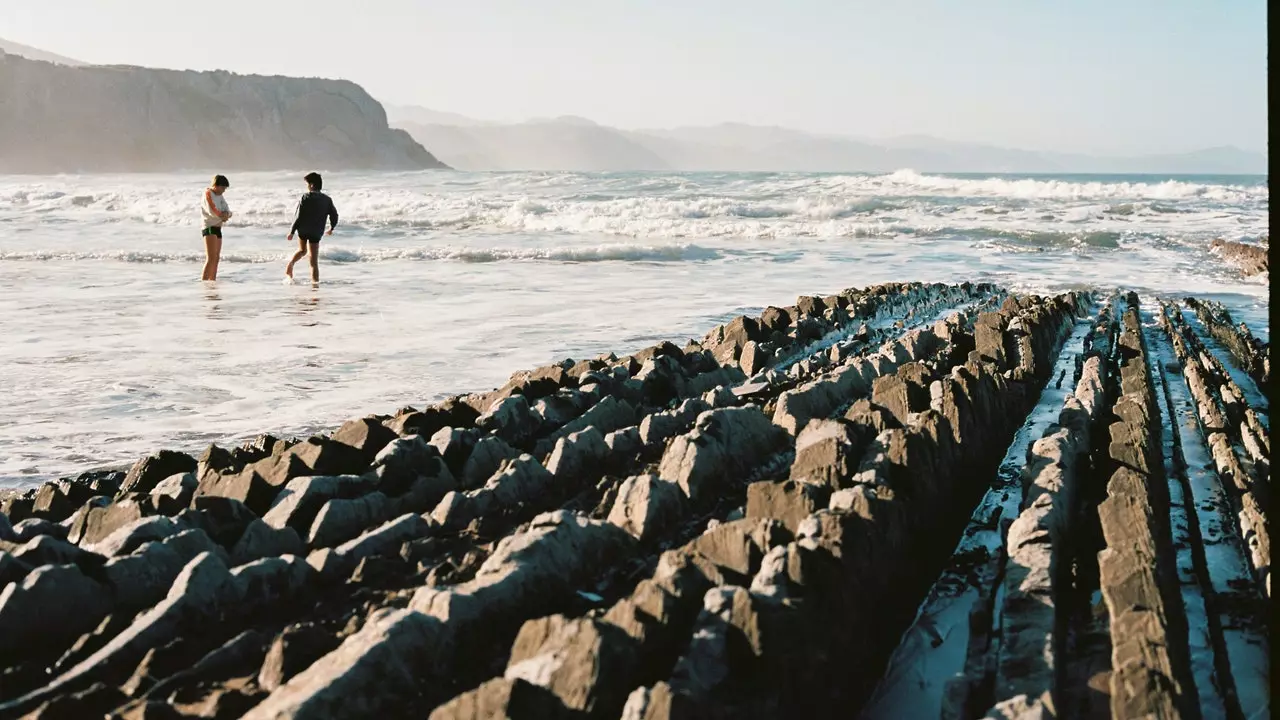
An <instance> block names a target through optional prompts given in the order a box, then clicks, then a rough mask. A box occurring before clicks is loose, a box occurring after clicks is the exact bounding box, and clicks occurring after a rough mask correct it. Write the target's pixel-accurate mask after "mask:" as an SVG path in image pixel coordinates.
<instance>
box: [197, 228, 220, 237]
mask: <svg viewBox="0 0 1280 720" xmlns="http://www.w3.org/2000/svg"><path fill="white" fill-rule="evenodd" d="M210 235H217V236H218V237H222V228H221V227H207V228H205V229H204V232H202V233H200V237H209V236H210Z"/></svg>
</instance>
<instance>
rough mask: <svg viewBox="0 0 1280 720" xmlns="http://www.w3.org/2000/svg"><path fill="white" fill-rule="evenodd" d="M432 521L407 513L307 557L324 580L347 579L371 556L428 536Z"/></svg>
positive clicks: (388, 551) (395, 549)
mask: <svg viewBox="0 0 1280 720" xmlns="http://www.w3.org/2000/svg"><path fill="white" fill-rule="evenodd" d="M431 529H432V526H431V524H430V523H429V522H428V521H426V520H424V519H423V518H422V516H421V515H418V514H416V513H406V514H404V515H401V516H400V517H398V518H396V519H395V520H391V521H389V522H386V523H384V524H382V525H379V526H378V527H376V528H374V529H372V530H369V531H367V532H365V533H363V534H361V535H360V536H359V537H357V538H355V539H353V540H348V541H347V542H345V543H343V544H342V545H339V546H338V547H336V548H324V549H321V550H317V551H315V552H312V553H311V554H310V555H308V556H307V563H308V564H309V565H310V566H311V567H313V568H315V569H316V571H317V572H318V573H320V576H321V578H322V579H325V580H329V581H338V580H342V579H345V578H347V577H349V576H350V575H351V573H352V572H353V571H354V570H355V569H356V567H357V566H358V565H359V564H360V561H361V560H363V559H364V558H367V557H375V556H389V555H394V554H395V553H396V552H397V551H398V550H399V549H400V548H401V547H402V546H403V545H404V544H405V543H406V542H409V541H410V540H417V539H419V538H422V537H426V536H427V535H428V534H430V533H431Z"/></svg>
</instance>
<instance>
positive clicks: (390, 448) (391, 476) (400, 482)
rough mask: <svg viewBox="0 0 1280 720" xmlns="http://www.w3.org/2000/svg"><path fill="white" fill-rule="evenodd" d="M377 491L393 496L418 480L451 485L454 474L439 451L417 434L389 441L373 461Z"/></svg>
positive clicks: (403, 491)
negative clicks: (426, 479) (432, 479)
mask: <svg viewBox="0 0 1280 720" xmlns="http://www.w3.org/2000/svg"><path fill="white" fill-rule="evenodd" d="M373 474H374V475H375V476H376V477H377V479H378V490H380V491H382V492H383V493H384V494H386V495H388V496H390V497H395V496H397V495H400V494H402V493H405V492H408V491H409V489H410V488H412V487H413V486H414V484H415V483H417V482H418V481H419V480H421V479H422V478H438V479H440V480H441V481H445V482H448V483H453V478H454V474H453V473H452V471H451V470H450V468H449V467H448V466H447V464H446V462H445V459H444V458H443V457H441V455H440V451H439V450H437V449H436V448H435V447H434V446H432V445H430V444H428V443H427V441H426V440H424V439H423V438H422V436H420V435H410V436H408V437H403V438H400V439H398V440H393V441H392V442H391V443H389V444H388V445H387V446H386V447H385V448H383V449H382V452H380V453H378V455H377V457H376V458H374V460H373Z"/></svg>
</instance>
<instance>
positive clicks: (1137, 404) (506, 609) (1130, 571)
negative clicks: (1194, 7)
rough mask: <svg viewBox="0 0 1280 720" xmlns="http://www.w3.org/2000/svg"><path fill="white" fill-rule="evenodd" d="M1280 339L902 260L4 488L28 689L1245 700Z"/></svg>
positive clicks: (675, 701) (967, 706)
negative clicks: (395, 398)
mask: <svg viewBox="0 0 1280 720" xmlns="http://www.w3.org/2000/svg"><path fill="white" fill-rule="evenodd" d="M1266 352H1267V348H1266V346H1265V344H1262V343H1260V342H1259V341H1257V339H1256V338H1254V337H1253V336H1252V335H1251V334H1250V333H1249V331H1248V329H1247V328H1245V327H1242V326H1238V325H1236V324H1234V323H1233V322H1232V321H1231V319H1230V316H1229V314H1227V313H1226V311H1225V309H1223V308H1221V307H1220V306H1217V305H1213V304H1211V303H1207V302H1202V301H1199V300H1194V299H1189V300H1185V301H1178V300H1174V299H1171V298H1156V297H1139V296H1138V295H1136V294H1134V293H1121V294H1100V293H1091V292H1071V293H1067V294H1062V295H1058V296H1053V297H1041V296H1036V295H1024V294H1011V293H1008V292H1006V291H1004V290H1002V289H1001V288H998V287H995V286H992V285H985V284H962V285H952V286H948V285H937V284H934V285H928V284H920V283H902V284H897V283H895V284H886V285H878V286H873V287H868V288H865V289H857V288H853V289H849V290H846V291H843V292H841V293H838V294H835V295H829V296H821V297H819V296H806V297H801V298H799V299H798V300H797V301H796V303H795V304H794V305H791V306H788V307H781V308H779V307H770V308H767V309H766V310H765V311H764V312H763V313H761V314H760V315H759V316H742V317H738V318H736V319H734V320H733V321H731V322H729V323H726V324H724V325H721V326H718V327H716V328H713V329H712V330H711V331H710V332H709V333H708V334H707V335H706V336H705V337H703V338H702V339H701V340H696V341H694V340H691V341H689V342H687V343H685V344H683V345H677V344H675V343H670V342H663V343H660V344H657V345H654V346H652V347H648V348H645V349H643V350H640V351H639V352H635V353H632V354H630V355H626V356H622V357H618V356H616V355H614V354H608V355H604V356H600V357H596V358H590V359H585V360H578V361H574V360H565V361H563V362H560V363H556V364H553V365H548V366H545V367H541V368H536V369H533V370H529V371H522V372H518V373H516V374H515V375H513V376H512V377H511V379H510V381H509V382H507V383H506V384H505V385H503V387H501V388H496V389H494V390H493V391H490V392H485V393H477V394H472V395H464V396H456V397H453V398H450V399H449V400H447V401H445V402H442V403H438V404H436V405H432V406H429V407H426V408H423V409H416V408H404V409H402V410H400V411H398V412H397V413H395V414H394V415H389V416H370V417H364V418H358V419H354V420H351V421H349V422H347V423H346V424H344V425H343V426H341V427H340V428H338V429H337V430H335V431H334V432H332V433H330V434H327V435H320V436H315V437H311V438H306V439H301V440H285V439H279V438H275V437H271V436H269V435H264V436H261V437H259V438H257V439H256V440H254V441H252V442H249V443H246V444H245V445H244V446H242V447H238V448H232V449H226V448H221V447H217V446H210V447H209V448H208V449H206V450H205V451H204V452H203V453H201V454H200V456H199V457H192V456H190V455H187V454H184V453H181V452H173V451H161V452H158V453H156V454H155V455H152V456H150V457H147V458H143V459H141V460H139V461H138V462H137V463H135V464H134V465H133V466H132V467H130V468H127V469H121V470H119V471H99V472H94V473H86V474H84V475H82V476H80V477H76V478H68V479H65V480H62V481H59V482H52V483H47V484H45V485H43V486H41V487H39V488H35V489H32V490H30V491H28V492H25V493H22V494H11V495H9V496H8V497H5V498H4V499H3V502H2V503H0V511H2V512H3V514H0V584H2V585H3V591H0V718H4V717H32V718H60V717H89V716H95V717H101V716H108V717H119V718H143V717H205V718H232V717H248V718H367V717H388V718H396V717H406V718H407V717H431V718H435V719H436V720H447V719H450V718H468V719H470V718H477V719H478V718H618V717H622V718H627V719H628V720H657V719H661V718H776V717H818V718H845V717H865V718H1048V717H1072V718H1075V717H1099V718H1102V717H1115V718H1247V717H1261V716H1264V715H1266V714H1267V711H1268V709H1269V707H1270V695H1269V684H1268V682H1267V676H1268V673H1267V670H1268V662H1269V637H1268V634H1267V632H1266V627H1265V613H1266V610H1267V605H1266V602H1267V600H1268V598H1269V594H1270V565H1269V558H1270V540H1269V538H1270V533H1269V521H1268V514H1267V513H1268V504H1269V493H1268V487H1269V486H1268V482H1269V454H1270V441H1269V427H1270V423H1269V407H1268V405H1267V403H1266V400H1265V393H1264V392H1263V391H1262V388H1261V387H1260V385H1259V384H1258V382H1257V381H1256V380H1255V377H1256V376H1259V373H1260V372H1261V371H1260V370H1259V368H1258V365H1259V363H1260V362H1265V361H1260V360H1259V356H1260V357H1261V358H1264V359H1265V357H1266Z"/></svg>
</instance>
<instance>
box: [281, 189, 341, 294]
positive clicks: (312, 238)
mask: <svg viewBox="0 0 1280 720" xmlns="http://www.w3.org/2000/svg"><path fill="white" fill-rule="evenodd" d="M303 180H306V181H307V193H306V194H305V195H303V196H302V199H301V200H299V201H298V213H297V215H296V216H295V217H294V218H293V227H291V228H289V240H291V241H292V240H293V236H294V235H295V234H296V235H297V236H298V252H296V253H294V254H293V258H292V259H291V260H289V264H288V265H287V266H286V267H285V269H284V274H285V276H286V277H288V278H289V279H293V265H294V263H296V262H298V261H299V260H301V259H302V256H303V255H310V257H311V282H313V283H318V282H320V236H321V235H332V234H333V229H334V228H336V227H338V209H337V208H335V207H334V206H333V200H330V199H329V196H328V195H325V194H324V193H322V192H320V188H321V187H323V186H324V181H323V180H322V179H321V177H320V173H316V172H313V173H307V176H306V177H305V178H303ZM326 219H327V220H328V221H329V232H327V233H326V232H325V230H324V221H325V220H326Z"/></svg>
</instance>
